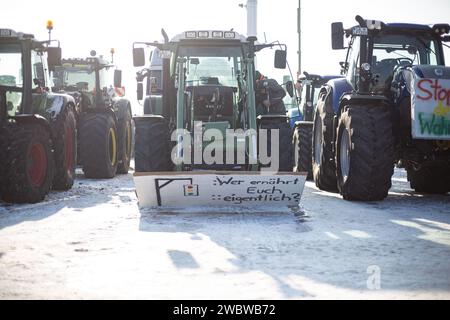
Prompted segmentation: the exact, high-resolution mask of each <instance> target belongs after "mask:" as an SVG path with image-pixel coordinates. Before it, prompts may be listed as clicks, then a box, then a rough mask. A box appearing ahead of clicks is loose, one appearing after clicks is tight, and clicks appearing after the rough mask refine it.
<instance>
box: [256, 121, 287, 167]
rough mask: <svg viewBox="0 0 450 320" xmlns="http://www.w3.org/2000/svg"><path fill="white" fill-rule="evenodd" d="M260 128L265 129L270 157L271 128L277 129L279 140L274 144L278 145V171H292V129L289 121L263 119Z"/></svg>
mask: <svg viewBox="0 0 450 320" xmlns="http://www.w3.org/2000/svg"><path fill="white" fill-rule="evenodd" d="M260 129H265V130H267V151H268V156H269V157H272V150H271V146H272V130H278V132H279V135H278V136H279V140H278V143H277V144H275V145H277V146H278V155H279V159H278V162H279V165H278V172H292V169H293V168H294V148H293V145H292V129H291V126H290V125H289V123H287V122H284V121H267V122H264V121H263V122H262V123H261V125H260ZM273 161H274V159H272V163H273Z"/></svg>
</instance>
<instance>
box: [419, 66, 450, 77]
mask: <svg viewBox="0 0 450 320" xmlns="http://www.w3.org/2000/svg"><path fill="white" fill-rule="evenodd" d="M412 69H413V71H414V74H415V75H416V76H417V77H419V78H422V79H450V67H444V66H430V65H419V66H414V67H413V68H412Z"/></svg>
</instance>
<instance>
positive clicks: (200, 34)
mask: <svg viewBox="0 0 450 320" xmlns="http://www.w3.org/2000/svg"><path fill="white" fill-rule="evenodd" d="M198 37H199V38H209V32H208V31H199V32H198Z"/></svg>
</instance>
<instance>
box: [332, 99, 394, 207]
mask: <svg viewBox="0 0 450 320" xmlns="http://www.w3.org/2000/svg"><path fill="white" fill-rule="evenodd" d="M344 110H346V111H345V112H343V113H342V115H341V117H340V119H339V125H338V135H337V143H336V164H337V176H338V187H339V191H340V193H341V195H342V196H343V197H344V199H346V200H350V201H381V200H383V199H385V198H386V197H387V196H388V192H389V189H390V188H391V186H392V181H391V179H392V175H393V174H394V135H393V131H392V121H391V114H390V112H389V110H388V108H387V107H385V106H377V105H367V106H352V107H347V108H346V109H344Z"/></svg>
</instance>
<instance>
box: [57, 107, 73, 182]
mask: <svg viewBox="0 0 450 320" xmlns="http://www.w3.org/2000/svg"><path fill="white" fill-rule="evenodd" d="M53 144H54V148H55V154H54V156H55V177H54V179H53V189H54V190H58V191H67V190H69V189H70V188H72V186H73V183H74V181H75V168H76V161H77V124H76V118H75V113H74V111H73V110H72V109H71V108H66V109H65V110H64V111H63V112H62V113H61V114H60V115H59V117H58V119H57V120H56V123H55V129H54V134H53Z"/></svg>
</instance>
